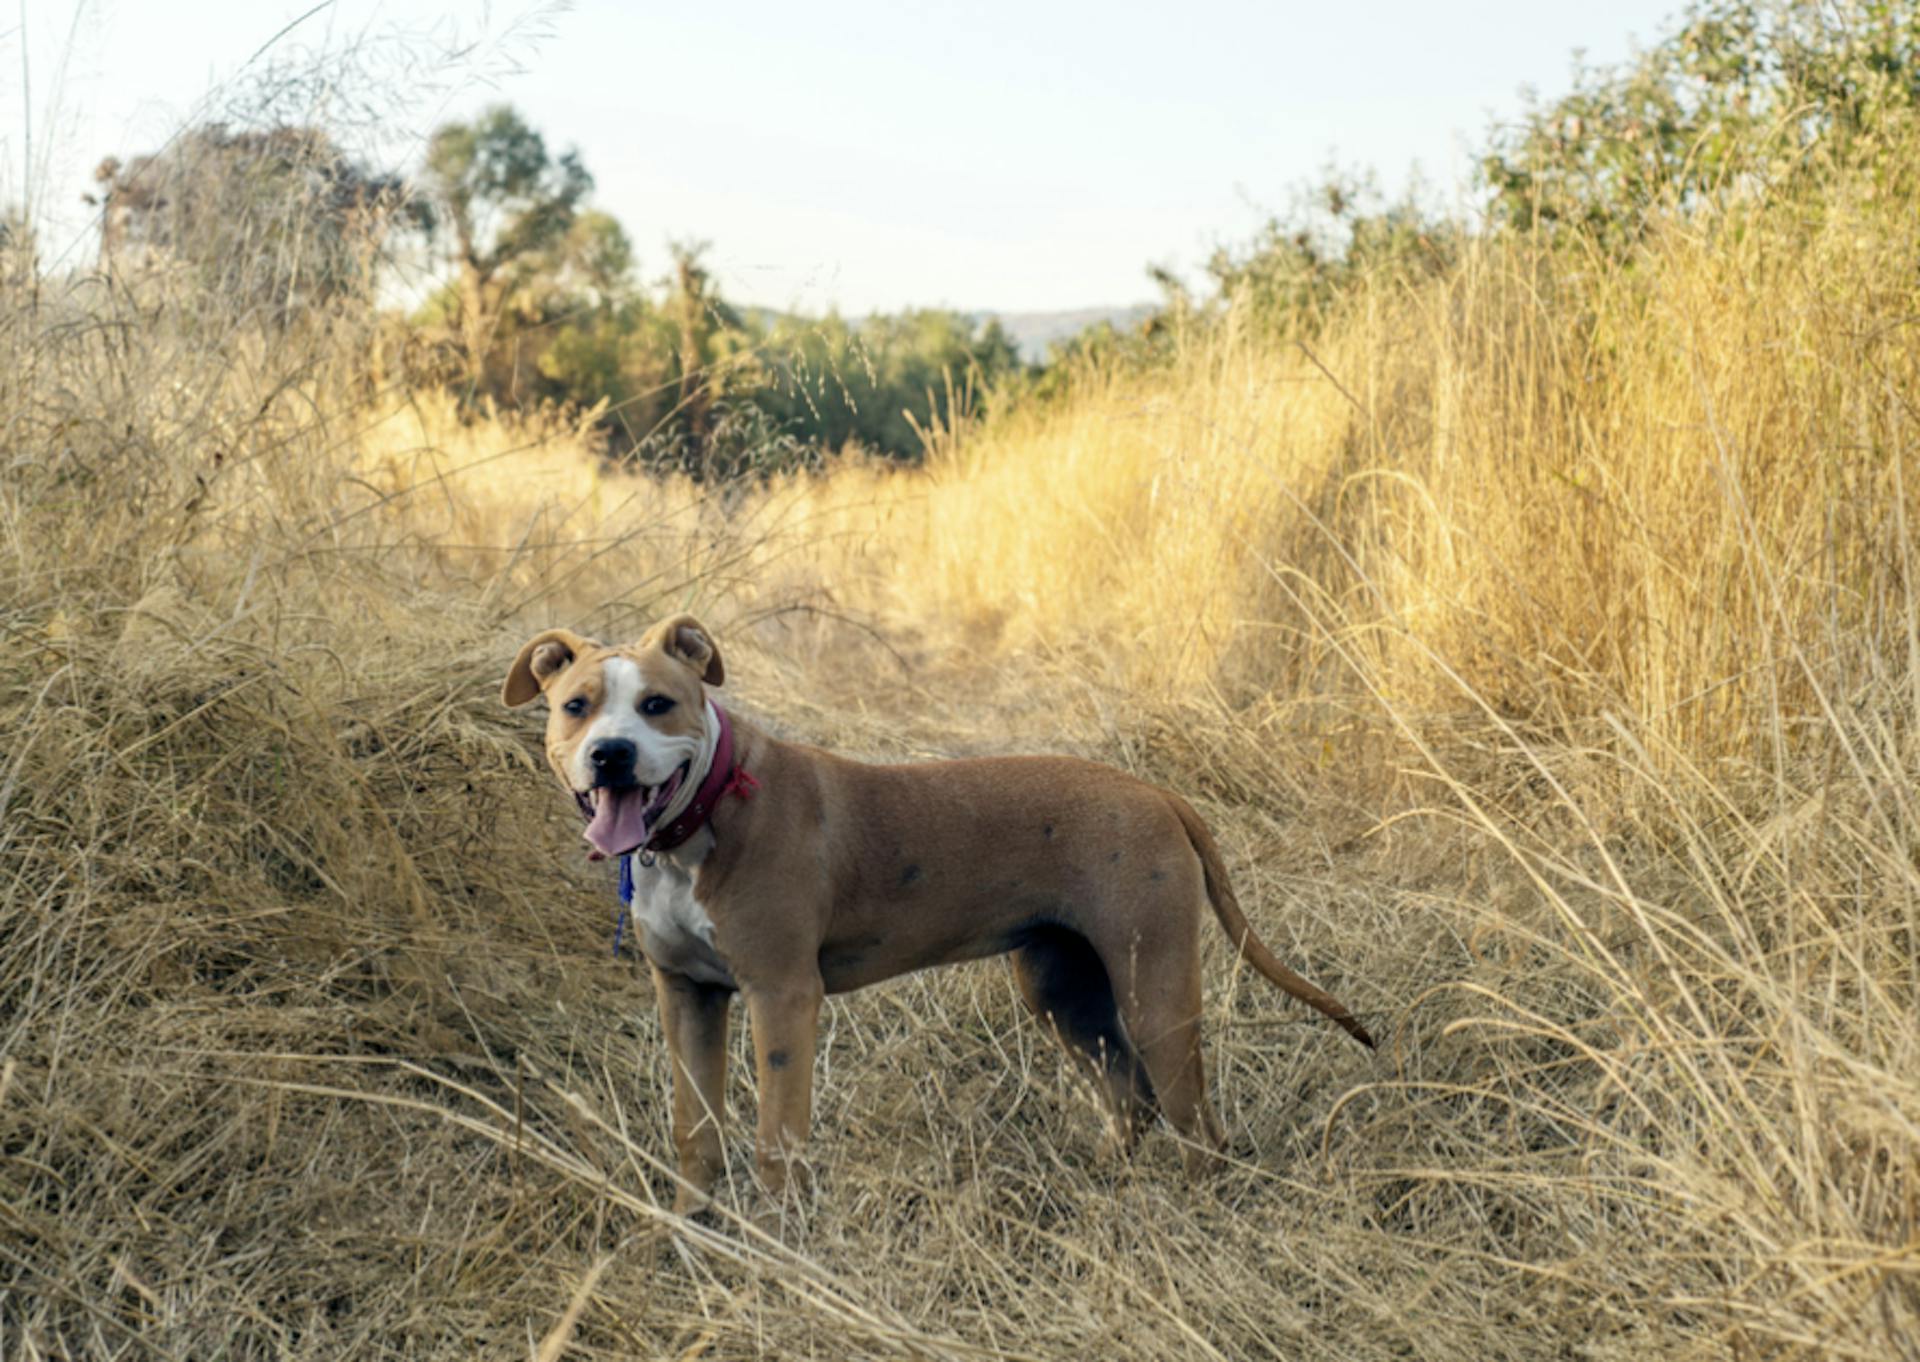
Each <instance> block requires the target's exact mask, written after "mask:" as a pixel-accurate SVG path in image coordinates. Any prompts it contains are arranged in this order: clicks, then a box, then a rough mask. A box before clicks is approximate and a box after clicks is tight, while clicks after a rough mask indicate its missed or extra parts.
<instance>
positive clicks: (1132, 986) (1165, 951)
mask: <svg viewBox="0 0 1920 1362" xmlns="http://www.w3.org/2000/svg"><path fill="white" fill-rule="evenodd" d="M1149 920H1150V921H1152V922H1153V923H1155V924H1156V927H1158V926H1160V924H1171V923H1174V922H1178V921H1179V916H1178V915H1175V914H1164V915H1155V916H1154V917H1152V918H1150V919H1149ZM1186 920H1187V927H1186V928H1185V930H1181V929H1179V928H1174V929H1172V930H1164V929H1162V930H1155V931H1153V932H1152V933H1151V939H1144V938H1142V937H1139V936H1136V937H1134V938H1132V939H1129V940H1127V941H1126V942H1125V943H1124V944H1117V943H1116V945H1115V948H1114V949H1113V950H1111V951H1110V952H1109V953H1106V954H1103V957H1102V958H1103V959H1104V960H1105V961H1106V964H1107V973H1108V977H1109V978H1110V979H1111V980H1112V982H1113V994H1114V997H1115V999H1116V1001H1117V1002H1118V1004H1119V1010H1120V1018H1121V1021H1122V1022H1123V1023H1124V1025H1125V1026H1126V1030H1127V1035H1128V1036H1130V1037H1132V1039H1133V1044H1134V1048H1135V1050H1137V1051H1138V1052H1139V1055H1140V1061H1141V1063H1142V1064H1143V1065H1144V1066H1145V1067H1146V1070H1147V1074H1148V1076H1149V1077H1150V1078H1151V1079H1152V1080H1153V1091H1154V1095H1155V1096H1156V1097H1157V1098H1158V1099H1159V1103H1160V1110H1161V1112H1162V1113H1163V1114H1164V1115H1165V1116H1166V1118H1167V1121H1168V1122H1169V1124H1171V1125H1172V1126H1173V1128H1174V1129H1175V1130H1177V1131H1179V1132H1180V1134H1181V1135H1182V1136H1183V1137H1184V1138H1185V1139H1186V1141H1187V1145H1186V1148H1185V1149H1184V1150H1183V1151H1182V1152H1183V1154H1184V1156H1185V1159H1186V1164H1187V1171H1188V1172H1189V1173H1191V1174H1200V1173H1204V1172H1207V1171H1209V1170H1210V1169H1211V1168H1213V1167H1214V1166H1216V1165H1217V1163H1218V1161H1219V1155H1220V1151H1221V1150H1222V1149H1224V1148H1225V1147H1226V1137H1225V1135H1224V1134H1223V1133H1222V1132H1221V1129H1220V1118H1219V1117H1218V1116H1216V1115H1215V1114H1214V1111H1213V1104H1212V1103H1211V1102H1209V1101H1208V1100H1207V1070H1206V1058H1205V1056H1204V1054H1203V1053H1202V1051H1201V1048H1200V942H1199V938H1198V933H1197V932H1196V931H1195V930H1194V929H1193V925H1192V924H1193V921H1194V919H1193V915H1192V914H1190V913H1189V914H1187V915H1186Z"/></svg>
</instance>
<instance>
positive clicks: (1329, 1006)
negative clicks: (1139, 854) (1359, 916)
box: [1167, 792, 1373, 1050]
mask: <svg viewBox="0 0 1920 1362" xmlns="http://www.w3.org/2000/svg"><path fill="white" fill-rule="evenodd" d="M1167 802H1168V803H1169V804H1171V805H1172V806H1173V811H1174V813H1175V815H1177V816H1178V817H1179V819H1180V823H1181V826H1182V827H1184V828H1186V830H1187V840H1189V841H1190V842H1192V843H1193V849H1194V850H1195V851H1197V852H1198V853H1199V854H1200V864H1201V866H1202V868H1204V869H1205V871H1206V873H1207V901H1208V902H1210V903H1212V904H1213V912H1214V916H1216V917H1218V918H1219V919H1220V925H1221V926H1222V927H1223V928H1225V929H1226V933H1227V935H1228V937H1230V938H1231V939H1232V941H1233V944H1234V945H1235V946H1237V947H1238V948H1239V950H1240V954H1241V955H1243V956H1245V957H1246V960H1247V963H1248V964H1250V965H1252V966H1253V967H1254V968H1255V969H1257V970H1259V971H1260V972H1261V973H1262V974H1264V975H1266V976H1267V978H1269V979H1271V980H1272V981H1273V982H1274V983H1276V984H1278V985H1279V986H1280V987H1281V988H1283V989H1285V990H1286V991H1287V992H1289V993H1291V994H1292V995H1293V996H1294V997H1296V998H1298V999H1299V1000H1300V1001H1301V1002H1303V1003H1305V1004H1306V1005H1307V1006H1308V1007H1311V1008H1314V1009H1316V1010H1317V1011H1320V1012H1324V1013H1325V1014H1326V1015H1327V1016H1329V1017H1331V1018H1333V1020H1334V1021H1336V1022H1338V1023H1339V1024H1340V1025H1341V1026H1342V1027H1343V1028H1345V1030H1346V1032H1347V1034H1348V1035H1350V1036H1352V1037H1353V1038H1354V1039H1355V1040H1357V1041H1359V1042H1360V1043H1361V1044H1362V1045H1364V1046H1366V1047H1367V1048H1368V1049H1369V1050H1371V1049H1372V1048H1373V1037H1372V1036H1370V1035H1368V1034H1367V1028H1366V1027H1364V1026H1362V1025H1361V1024H1360V1023H1359V1022H1357V1021H1355V1020H1354V1019H1353V1014H1352V1013H1351V1012H1349V1011H1347V1009H1346V1008H1344V1007H1342V1006H1341V1005H1340V1000H1339V999H1338V998H1336V997H1334V996H1333V995H1332V994H1331V993H1329V992H1327V991H1326V990H1325V989H1323V988H1316V987H1315V986H1314V985H1312V984H1310V983H1308V982H1307V981H1306V980H1305V979H1302V978H1301V977H1300V976H1299V975H1297V974H1295V973H1294V972H1293V971H1292V970H1290V969H1288V968H1287V967H1286V966H1285V965H1283V964H1281V963H1280V959H1279V957H1278V956H1276V955H1275V954H1274V953H1273V952H1272V951H1270V950H1268V949H1267V943H1266V942H1264V941H1262V940H1261V939H1260V938H1259V937H1257V936H1255V935H1254V934H1253V928H1252V927H1251V926H1250V925H1248V923H1247V917H1246V914H1245V913H1242V912H1241V911H1240V901H1239V900H1238V899H1236V898H1234V896H1233V886H1232V885H1231V884H1229V883H1228V882H1227V867H1226V864H1225V863H1224V862H1223V861H1221V859H1220V848H1219V847H1217V846H1215V845H1214V841H1213V834H1212V833H1210V832H1208V831H1207V825H1206V824H1205V823H1203V822H1201V821H1200V815H1199V814H1197V813H1195V812H1194V811H1193V806H1192V805H1191V804H1189V803H1187V801H1186V800H1184V799H1182V798H1181V797H1180V796H1179V795H1177V794H1172V793H1170V792H1169V793H1167Z"/></svg>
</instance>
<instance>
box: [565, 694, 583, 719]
mask: <svg viewBox="0 0 1920 1362" xmlns="http://www.w3.org/2000/svg"><path fill="white" fill-rule="evenodd" d="M560 708H561V709H562V710H564V711H566V712H567V713H568V714H571V715H572V716H573V717H574V718H576V719H577V718H579V717H580V716H581V715H582V714H585V713H586V712H587V697H586V696H584V695H576V696H574V697H573V698H572V699H571V700H569V701H567V703H566V704H564V705H562V706H560Z"/></svg>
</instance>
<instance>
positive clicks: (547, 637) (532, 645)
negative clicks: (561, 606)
mask: <svg viewBox="0 0 1920 1362" xmlns="http://www.w3.org/2000/svg"><path fill="white" fill-rule="evenodd" d="M599 646H600V645H599V644H598V643H595V642H594V641H593V640H592V639H590V638H581V637H580V635H578V634H576V633H574V632H573V631H572V630H571V629H549V630H547V631H546V632H545V633H541V634H535V635H534V636H533V637H532V638H530V639H528V640H527V643H526V646H525V647H524V648H522V649H521V650H520V656H518V657H516V658H514V659H513V665H512V666H511V667H509V668H507V683H506V684H505V685H504V686H502V687H501V688H500V698H501V699H502V700H504V701H505V702H506V703H507V704H508V705H509V706H511V707H513V708H516V709H517V708H519V707H520V706H521V705H524V704H526V703H527V701H529V700H531V699H533V697H534V696H536V695H538V694H539V693H540V692H541V691H543V690H545V689H546V688H547V682H549V681H551V680H553V678H554V677H556V676H558V675H559V674H560V673H561V672H563V671H565V670H566V669H567V667H568V665H569V664H571V663H572V661H573V659H574V658H576V657H578V656H580V654H581V653H584V652H585V651H586V650H587V649H589V648H598V647H599Z"/></svg>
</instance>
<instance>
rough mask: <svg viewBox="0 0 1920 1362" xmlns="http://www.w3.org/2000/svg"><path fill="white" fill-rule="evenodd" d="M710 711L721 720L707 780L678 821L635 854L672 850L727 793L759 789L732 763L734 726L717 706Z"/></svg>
mask: <svg viewBox="0 0 1920 1362" xmlns="http://www.w3.org/2000/svg"><path fill="white" fill-rule="evenodd" d="M713 712H714V715H715V717H717V718H718V719H719V720H720V741H719V742H718V743H717V744H716V745H715V746H714V749H713V765H711V766H709V767H708V768H707V778H706V779H705V780H703V781H701V782H700V788H699V789H698V790H696V791H694V795H693V803H691V804H689V805H687V807H686V808H684V809H682V810H681V811H680V816H679V817H678V818H676V819H674V820H673V821H672V822H671V823H669V824H667V825H666V826H665V827H664V828H661V829H660V830H659V831H658V832H656V833H654V834H653V836H651V837H649V838H647V840H646V841H644V842H642V843H641V844H640V845H639V846H638V847H636V848H634V851H635V852H654V851H672V850H673V849H674V848H675V847H677V846H679V845H680V844H681V843H682V842H684V841H686V840H687V838H689V837H691V836H693V834H694V833H696V832H698V831H700V829H701V828H703V827H705V826H706V823H707V820H708V819H709V818H711V817H713V811H714V809H716V808H718V807H719V804H720V801H721V800H722V799H725V798H726V797H727V796H728V795H730V794H737V795H739V796H740V797H741V798H742V799H749V798H751V797H752V795H753V792H754V791H755V790H757V789H759V788H760V782H759V781H757V780H755V779H754V778H753V777H752V776H750V775H748V774H747V773H746V770H745V768H743V767H740V766H736V765H735V764H734V761H733V723H732V721H731V720H729V719H728V718H727V712H726V710H724V709H722V708H720V706H719V705H718V704H716V705H714V707H713Z"/></svg>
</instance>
